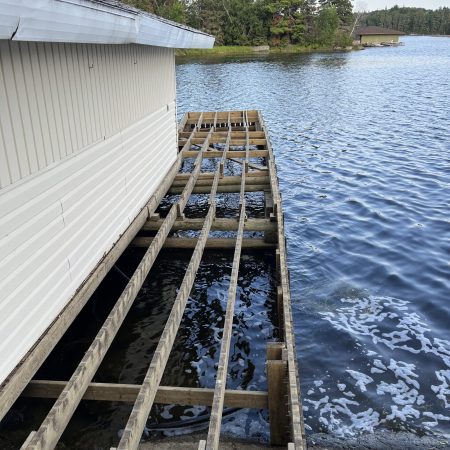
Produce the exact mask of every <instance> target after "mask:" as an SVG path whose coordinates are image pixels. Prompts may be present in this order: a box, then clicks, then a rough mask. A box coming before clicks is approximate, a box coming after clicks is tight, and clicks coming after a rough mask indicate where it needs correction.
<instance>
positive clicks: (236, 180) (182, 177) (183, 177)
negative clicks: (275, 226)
mask: <svg viewBox="0 0 450 450" xmlns="http://www.w3.org/2000/svg"><path fill="white" fill-rule="evenodd" d="M223 153H225V151H224V152H223ZM226 159H230V158H227V153H225V158H224V160H226ZM237 161H239V163H242V161H241V160H237ZM249 167H250V165H249ZM189 176H190V173H179V174H177V176H176V177H175V179H174V180H173V182H174V183H176V184H181V183H186V181H187V180H188V179H189ZM214 176H215V172H202V173H201V174H200V175H199V177H198V180H197V185H199V183H202V182H203V181H204V180H209V185H211V183H212V180H213V179H214ZM253 178H262V179H265V180H266V181H268V182H269V183H270V177H269V174H268V173H261V172H248V173H247V177H246V180H247V181H249V182H250V183H251V182H252V179H253ZM227 180H232V182H231V183H227ZM222 182H223V183H224V184H240V183H241V176H240V175H237V176H225V177H223V178H222ZM204 185H205V186H206V184H204ZM267 189H270V186H269V187H268V188H267Z"/></svg>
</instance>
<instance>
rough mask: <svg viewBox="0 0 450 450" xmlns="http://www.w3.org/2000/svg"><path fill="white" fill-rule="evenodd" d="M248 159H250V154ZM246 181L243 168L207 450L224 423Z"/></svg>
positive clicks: (211, 449)
mask: <svg viewBox="0 0 450 450" xmlns="http://www.w3.org/2000/svg"><path fill="white" fill-rule="evenodd" d="M247 151H248V150H247ZM246 161H248V155H247V158H246ZM245 167H246V165H245ZM245 183H246V173H245V171H244V170H243V171H242V174H241V192H240V200H239V204H240V213H239V226H238V232H237V237H236V241H235V243H236V248H235V250H234V256H233V266H232V270H231V279H230V286H229V288H228V299H227V308H226V311H225V322H224V325H223V334H222V343H221V346H220V357H219V365H218V367H217V374H216V385H215V388H214V401H213V405H212V408H211V417H210V421H209V429H208V437H207V439H206V449H207V450H218V448H219V440H220V428H221V424H222V412H223V406H224V398H225V390H226V385H227V375H228V359H229V354H230V343H231V336H232V330H233V317H234V305H235V302H236V290H237V283H238V276H239V264H240V259H241V250H242V240H243V237H244V223H245V218H246V212H245V196H244V195H245Z"/></svg>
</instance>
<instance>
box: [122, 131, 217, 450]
mask: <svg viewBox="0 0 450 450" xmlns="http://www.w3.org/2000/svg"><path fill="white" fill-rule="evenodd" d="M214 123H215V122H214ZM213 131H214V126H213V127H212V128H211V130H210V132H209V134H208V136H207V138H206V140H205V141H204V143H203V147H202V150H201V151H202V152H203V151H204V149H205V145H207V144H208V143H209V140H210V137H211V135H212V133H213ZM219 176H220V165H219V166H218V167H217V169H216V172H215V176H214V180H213V183H212V187H211V192H210V199H209V209H208V213H207V215H206V219H205V222H204V224H203V228H202V231H201V234H200V237H199V239H198V242H197V244H196V246H195V250H194V253H193V255H192V258H191V261H190V262H189V266H188V268H187V270H186V273H185V276H184V278H183V281H182V283H181V287H180V290H179V291H178V294H177V297H176V299H175V302H174V304H173V306H172V310H171V312H170V315H169V318H168V319H167V322H166V325H165V327H164V330H163V333H162V335H161V338H160V340H159V342H158V346H157V347H156V350H155V353H154V355H153V358H152V361H151V363H150V366H149V368H148V370H147V373H146V375H145V378H144V381H143V383H142V385H141V389H140V391H139V394H138V397H137V399H136V401H135V403H134V406H133V410H132V411H131V414H130V417H129V418H128V422H127V424H126V426H125V429H124V431H123V433H122V437H121V438H120V442H119V445H118V446H117V450H127V449H133V450H134V449H137V447H138V446H139V442H140V440H141V437H142V433H143V431H144V428H145V424H146V423H147V419H148V416H149V414H150V411H151V409H152V406H153V402H154V400H155V396H156V392H157V390H158V386H159V383H160V382H161V379H162V376H163V374H164V369H165V367H166V364H167V361H168V360H169V356H170V351H171V350H172V347H173V343H174V342H175V337H176V335H177V332H178V328H179V327H180V323H181V320H182V318H183V314H184V310H185V308H186V304H187V300H188V297H189V294H190V293H191V290H192V287H193V285H194V281H195V277H196V275H197V271H198V268H199V266H200V261H201V259H202V255H203V251H204V249H205V245H206V241H207V239H208V236H209V231H210V229H211V224H212V221H213V219H214V217H215V214H216V199H215V197H216V192H217V187H218V184H219ZM158 233H159V232H158ZM166 237H167V236H166Z"/></svg>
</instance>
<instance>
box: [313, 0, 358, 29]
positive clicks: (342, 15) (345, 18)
mask: <svg viewBox="0 0 450 450" xmlns="http://www.w3.org/2000/svg"><path fill="white" fill-rule="evenodd" d="M319 5H320V9H321V10H322V9H323V8H326V7H330V6H334V7H335V8H336V12H337V15H338V18H339V20H340V21H341V23H342V24H344V25H348V24H350V22H351V21H352V10H353V6H352V2H351V1H350V0H319Z"/></svg>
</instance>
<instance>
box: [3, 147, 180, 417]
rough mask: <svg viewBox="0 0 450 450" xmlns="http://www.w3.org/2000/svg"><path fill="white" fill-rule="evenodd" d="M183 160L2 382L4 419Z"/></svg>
mask: <svg viewBox="0 0 450 450" xmlns="http://www.w3.org/2000/svg"><path fill="white" fill-rule="evenodd" d="M181 162H182V157H181V155H180V156H179V157H178V158H177V160H176V161H175V163H174V164H173V166H172V167H171V169H170V170H169V172H168V173H167V176H166V178H165V180H164V182H163V183H161V185H160V186H159V187H158V189H157V190H156V192H155V193H154V194H153V195H152V197H151V198H150V199H149V201H148V203H147V205H146V206H145V207H144V208H143V209H142V210H141V211H140V212H139V214H138V215H137V216H136V218H135V219H134V220H133V222H132V223H131V224H130V226H129V227H128V228H127V229H126V230H125V232H124V233H123V234H122V236H121V237H120V238H119V239H118V241H117V242H116V243H115V245H114V246H113V248H112V249H111V250H110V251H109V252H108V253H107V254H106V255H105V256H104V257H103V259H102V260H101V261H100V262H99V263H98V265H97V267H96V268H95V269H94V270H93V271H92V272H91V274H90V275H89V277H88V278H87V279H86V280H85V281H84V283H83V284H82V285H81V286H80V288H79V289H78V291H77V292H76V293H75V295H74V296H73V297H72V299H71V300H70V301H69V302H68V304H67V306H66V307H65V308H64V309H63V310H62V311H61V313H60V314H59V315H58V317H57V318H56V319H55V320H54V321H53V323H52V324H51V325H50V326H49V327H48V328H47V330H45V332H44V333H43V334H42V336H41V337H40V339H39V340H38V341H37V343H36V344H35V346H34V347H33V348H32V349H31V350H30V351H29V352H28V354H27V355H26V356H25V357H24V359H23V360H22V361H21V363H20V364H19V365H18V366H17V367H16V368H15V369H14V371H13V372H12V373H11V374H10V375H9V377H8V378H7V379H6V380H5V381H4V383H3V384H2V385H1V386H0V421H1V420H2V419H3V417H4V416H5V414H6V413H7V412H8V411H9V409H10V408H11V406H12V405H13V403H14V402H15V401H16V399H17V398H18V397H19V396H20V393H21V392H22V390H23V389H24V388H25V386H26V385H27V384H28V383H29V381H30V380H31V379H32V378H33V376H34V374H35V373H36V372H37V370H38V369H39V367H40V366H41V365H42V363H43V362H44V361H45V359H46V358H47V357H48V355H49V354H50V352H51V351H52V350H53V348H54V347H55V345H56V344H57V343H58V342H59V340H60V339H61V337H62V336H63V335H64V333H65V332H66V330H67V329H68V328H69V326H70V325H71V324H72V322H73V321H74V320H75V318H76V317H77V316H78V314H79V313H80V311H81V310H82V309H83V307H84V305H85V304H86V303H87V301H88V300H89V298H90V297H91V295H92V294H93V293H94V291H95V290H96V289H97V287H98V286H99V285H100V283H101V282H102V281H103V279H104V278H105V276H106V275H107V274H108V272H109V271H110V270H111V268H112V267H113V266H114V264H115V263H116V261H117V260H118V259H119V257H120V256H121V255H122V253H123V252H124V250H125V249H126V248H127V247H128V245H129V244H130V242H131V241H132V239H133V238H134V237H135V236H136V234H137V233H138V232H139V230H140V229H141V228H142V226H143V225H144V224H145V223H146V221H147V219H148V218H149V216H151V215H152V214H153V213H154V211H155V210H156V208H157V207H158V205H159V203H160V202H161V200H162V198H163V197H164V196H165V195H166V193H167V191H168V189H169V187H170V185H171V184H172V180H173V178H174V177H175V175H176V173H177V172H178V170H179V168H180V165H181Z"/></svg>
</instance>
